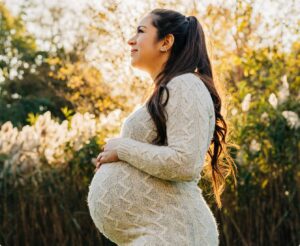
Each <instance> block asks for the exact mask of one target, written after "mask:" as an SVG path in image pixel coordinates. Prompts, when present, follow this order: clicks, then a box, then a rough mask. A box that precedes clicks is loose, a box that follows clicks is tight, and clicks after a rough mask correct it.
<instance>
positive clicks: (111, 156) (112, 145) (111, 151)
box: [94, 137, 120, 172]
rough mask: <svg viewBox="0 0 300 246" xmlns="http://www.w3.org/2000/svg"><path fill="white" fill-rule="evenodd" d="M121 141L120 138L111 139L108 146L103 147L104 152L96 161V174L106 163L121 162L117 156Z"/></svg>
mask: <svg viewBox="0 0 300 246" xmlns="http://www.w3.org/2000/svg"><path fill="white" fill-rule="evenodd" d="M119 139H120V137H117V138H110V139H108V140H107V142H106V144H105V145H104V146H103V151H102V152H101V153H100V154H99V155H98V157H97V159H96V168H95V170H94V172H96V171H97V170H98V169H99V168H100V166H101V165H102V164H104V163H108V162H115V161H119V158H118V154H117V147H118V144H119V142H118V141H119Z"/></svg>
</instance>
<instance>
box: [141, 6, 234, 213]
mask: <svg viewBox="0 0 300 246" xmlns="http://www.w3.org/2000/svg"><path fill="white" fill-rule="evenodd" d="M150 14H151V15H152V25H153V26H154V27H156V28H157V41H160V40H162V39H163V38H164V37H165V36H166V35H167V34H173V35H174V43H173V46H172V48H171V51H170V57H169V59H168V61H167V62H166V63H165V65H164V68H163V69H162V71H161V72H160V73H159V74H158V75H157V76H156V78H155V80H154V90H153V92H152V94H151V95H150V97H149V98H148V100H147V102H146V106H147V109H148V112H149V114H150V115H151V118H152V119H153V121H154V124H155V126H156V129H157V137H156V138H155V139H154V140H153V142H152V143H153V144H156V145H166V142H167V139H166V138H167V135H166V134H167V133H166V118H165V114H164V107H165V103H161V99H162V95H163V91H164V90H166V93H167V99H166V100H165V102H167V101H168V98H169V91H168V88H167V87H166V84H167V83H168V81H170V80H171V79H172V78H173V77H175V76H177V75H180V74H183V73H194V74H195V75H197V76H199V78H200V79H201V80H202V81H203V82H204V84H205V86H206V87H207V88H208V90H209V92H210V95H211V97H212V100H213V102H214V107H215V118H216V125H215V131H214V135H213V139H212V141H211V145H210V148H209V150H208V153H209V156H210V158H211V165H207V166H206V168H205V169H204V172H205V176H207V177H208V178H210V179H211V180H212V184H213V191H214V195H215V199H216V202H217V205H218V207H219V208H221V207H222V203H221V198H220V197H221V194H222V192H223V191H224V188H225V179H226V177H227V176H229V175H230V174H232V175H233V177H234V182H235V183H234V184H235V186H236V176H235V169H234V168H233V167H235V168H236V166H235V164H234V162H233V159H232V158H231V157H230V155H229V154H228V151H227V145H228V143H227V142H226V140H225V138H226V134H227V125H226V122H225V120H224V118H223V116H222V115H221V98H220V96H219V94H218V92H217V90H216V88H215V85H214V79H213V73H212V68H211V63H210V59H209V57H208V53H207V49H206V44H205V36H204V32H203V29H202V26H201V24H200V23H199V21H198V19H197V18H196V17H195V16H189V17H186V16H184V15H182V14H181V13H179V12H177V11H173V10H168V9H154V10H152V11H151V12H150ZM199 127H201V126H199ZM212 146H213V148H212ZM221 154H223V155H224V157H225V161H223V162H222V161H221V160H220V159H221V158H220V155H221Z"/></svg>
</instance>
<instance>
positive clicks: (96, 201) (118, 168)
mask: <svg viewBox="0 0 300 246" xmlns="http://www.w3.org/2000/svg"><path fill="white" fill-rule="evenodd" d="M177 195H180V190H179V189H178V187H176V186H175V183H173V182H170V181H166V180H161V179H158V178H155V177H153V176H150V175H148V174H147V173H144V172H142V171H140V170H138V169H136V168H134V167H133V166H131V165H130V164H128V163H126V162H122V161H118V162H113V163H106V164H103V165H102V166H101V167H100V169H98V171H97V172H96V173H95V175H94V177H93V179H92V182H91V184H90V186H89V193H88V198H87V201H88V207H89V210H90V215H91V217H92V219H93V221H94V223H95V225H96V227H97V228H98V229H99V231H100V232H102V233H103V234H104V235H106V236H107V237H109V238H111V239H115V240H116V241H119V242H120V241H122V238H124V239H125V238H127V240H128V237H132V238H134V237H135V235H138V234H140V233H141V232H140V231H139V230H141V229H142V228H143V227H145V226H146V225H147V224H149V223H151V218H154V217H157V216H158V215H157V212H156V211H164V210H166V212H167V209H168V207H169V206H170V205H175V204H176V202H177V201H178V196H177ZM162 197H163V198H164V202H161V199H162ZM176 197H177V198H176ZM147 218H150V221H149V220H148V219H147ZM116 237H117V238H116Z"/></svg>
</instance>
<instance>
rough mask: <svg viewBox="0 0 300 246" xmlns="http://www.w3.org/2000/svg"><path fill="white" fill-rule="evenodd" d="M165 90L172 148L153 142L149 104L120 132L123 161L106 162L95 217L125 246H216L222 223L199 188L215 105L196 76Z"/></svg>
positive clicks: (94, 200)
mask: <svg viewBox="0 0 300 246" xmlns="http://www.w3.org/2000/svg"><path fill="white" fill-rule="evenodd" d="M167 87H168V89H169V93H170V94H169V101H168V104H167V106H166V112H167V114H168V119H167V122H166V126H167V139H168V145H167V146H158V145H153V144H151V140H153V139H154V138H155V137H156V128H155V125H154V122H153V121H152V119H151V116H150V114H149V113H148V112H147V108H146V105H145V104H144V105H143V106H141V107H139V108H138V109H136V110H135V111H133V112H132V113H131V114H130V115H129V116H128V117H127V118H126V119H125V120H124V121H123V124H122V128H121V131H120V137H122V138H120V142H119V144H118V147H117V154H118V157H119V159H120V161H117V162H113V163H105V164H103V165H102V166H101V167H100V169H98V171H97V172H96V173H95V175H94V177H93V179H92V182H91V184H90V186H89V193H88V196H87V203H88V207H89V211H90V215H91V218H92V219H93V221H94V223H95V225H96V227H97V228H98V229H99V231H100V232H101V233H102V234H103V235H105V236H106V237H107V238H109V239H110V240H111V241H113V242H115V243H116V244H118V245H121V246H129V245H130V246H142V245H151V246H156V245H157V246H164V245H166V246H167V245H170V246H174V245H178V246H185V245H186V246H196V245H197V246H216V245H219V231H218V226H217V223H216V220H215V217H214V216H213V213H212V211H211V210H210V208H209V207H208V205H207V203H206V201H205V199H204V198H203V196H202V191H201V189H200V188H199V187H198V186H197V183H198V182H199V180H200V178H201V176H200V172H201V170H202V168H203V164H204V159H205V155H206V153H207V150H208V147H209V145H210V142H211V139H212V137H213V132H214V128H215V114H214V106H213V101H212V98H211V96H210V94H209V91H208V89H207V88H206V87H205V85H204V83H203V81H202V80H201V79H200V78H198V77H197V76H196V75H194V74H193V73H184V74H181V75H179V76H176V77H174V78H173V79H172V80H171V81H169V83H168V84H167ZM165 99H166V93H165V92H164V94H163V102H164V101H165Z"/></svg>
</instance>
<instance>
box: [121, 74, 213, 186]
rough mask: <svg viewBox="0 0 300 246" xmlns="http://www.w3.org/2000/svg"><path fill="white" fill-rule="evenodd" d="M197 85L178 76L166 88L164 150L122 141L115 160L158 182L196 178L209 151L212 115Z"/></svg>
mask: <svg viewBox="0 0 300 246" xmlns="http://www.w3.org/2000/svg"><path fill="white" fill-rule="evenodd" d="M199 83H201V81H199V80H197V79H196V78H193V77H192V78H191V77H189V76H180V75H179V76H177V77H174V78H173V79H172V80H171V81H170V82H169V83H168V84H167V87H168V88H169V101H168V103H167V105H166V112H167V121H166V126H167V139H168V145H167V146H158V145H154V144H150V143H144V142H140V141H136V140H134V139H131V138H121V139H120V142H119V144H118V147H117V154H118V158H119V159H120V160H123V161H126V162H128V163H129V164H131V165H132V166H134V167H136V168H138V169H140V170H142V171H144V172H146V173H148V174H150V175H152V176H155V177H157V178H160V179H165V180H170V181H191V180H193V179H195V178H197V177H198V176H199V174H200V172H201V168H202V165H203V164H204V158H205V154H206V152H207V150H208V143H209V141H208V138H209V117H210V116H211V113H212V112H211V111H209V109H211V108H210V107H208V102H207V100H209V99H208V97H207V95H208V94H207V91H206V94H205V91H204V89H206V88H203V87H201V86H200V85H199ZM202 83H203V82H202ZM164 94H165V95H166V92H165V91H164ZM165 95H163V96H165Z"/></svg>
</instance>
